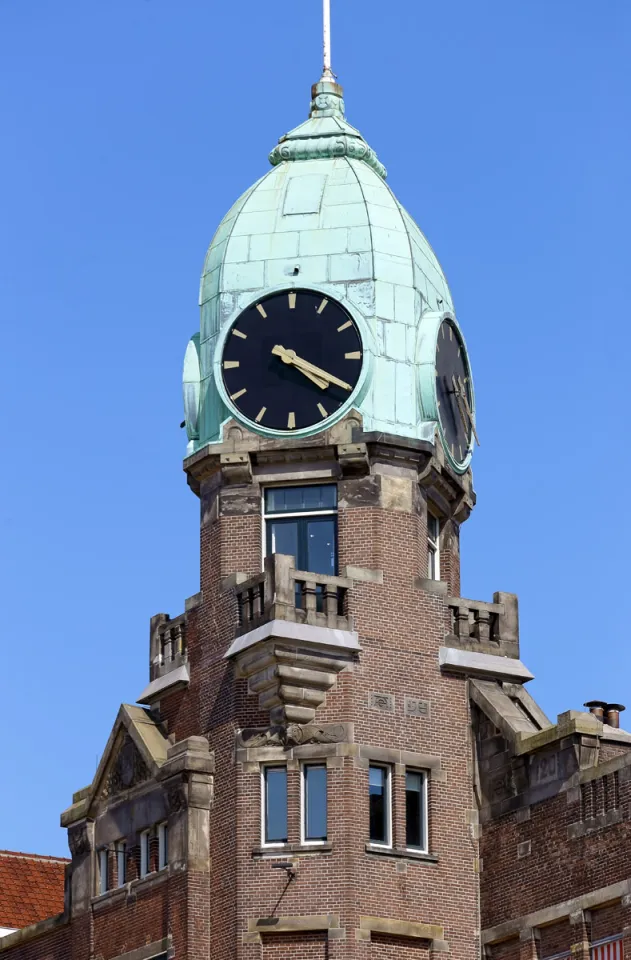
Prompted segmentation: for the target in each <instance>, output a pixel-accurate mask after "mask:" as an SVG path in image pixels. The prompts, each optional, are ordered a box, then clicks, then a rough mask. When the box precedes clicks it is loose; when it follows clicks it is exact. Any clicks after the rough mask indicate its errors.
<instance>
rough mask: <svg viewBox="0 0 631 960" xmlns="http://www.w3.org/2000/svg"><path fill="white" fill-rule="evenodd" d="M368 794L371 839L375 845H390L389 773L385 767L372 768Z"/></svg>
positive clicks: (369, 772) (369, 774)
mask: <svg viewBox="0 0 631 960" xmlns="http://www.w3.org/2000/svg"><path fill="white" fill-rule="evenodd" d="M368 792H369V815H370V839H371V840H372V841H373V842H374V843H389V842H390V838H389V823H388V820H389V811H388V771H387V770H386V768H385V767H370V769H369V771H368Z"/></svg>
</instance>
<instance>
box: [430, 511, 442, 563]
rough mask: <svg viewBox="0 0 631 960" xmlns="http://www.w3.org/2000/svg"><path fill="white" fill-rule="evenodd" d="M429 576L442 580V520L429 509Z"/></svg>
mask: <svg viewBox="0 0 631 960" xmlns="http://www.w3.org/2000/svg"><path fill="white" fill-rule="evenodd" d="M427 577H428V579H429V580H440V522H439V520H438V517H435V516H434V514H433V513H430V512H429V510H428V511H427Z"/></svg>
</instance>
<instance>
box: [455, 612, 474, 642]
mask: <svg viewBox="0 0 631 960" xmlns="http://www.w3.org/2000/svg"><path fill="white" fill-rule="evenodd" d="M454 633H455V634H456V636H457V637H460V638H461V639H462V640H467V639H468V638H469V637H470V636H471V623H470V621H469V610H468V608H467V607H456V608H455V610H454Z"/></svg>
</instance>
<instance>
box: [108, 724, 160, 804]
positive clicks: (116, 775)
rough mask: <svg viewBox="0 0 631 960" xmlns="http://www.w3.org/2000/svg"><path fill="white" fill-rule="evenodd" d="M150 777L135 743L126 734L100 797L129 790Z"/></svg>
mask: <svg viewBox="0 0 631 960" xmlns="http://www.w3.org/2000/svg"><path fill="white" fill-rule="evenodd" d="M149 779H151V772H150V770H149V768H148V766H147V764H146V763H145V761H144V760H143V759H142V757H141V756H140V753H139V752H138V749H137V747H136V745H135V744H134V742H133V740H132V739H131V737H130V736H129V734H127V735H126V736H125V739H124V740H123V745H122V747H121V749H120V750H119V752H118V756H117V757H116V759H115V760H114V763H113V765H112V767H111V769H110V771H109V774H108V776H107V777H106V780H105V784H104V786H103V789H102V791H101V798H102V799H107V798H108V797H111V796H114V795H115V794H117V793H122V792H123V791H125V790H130V789H131V788H132V787H135V786H136V785H137V784H139V783H144V781H145V780H149Z"/></svg>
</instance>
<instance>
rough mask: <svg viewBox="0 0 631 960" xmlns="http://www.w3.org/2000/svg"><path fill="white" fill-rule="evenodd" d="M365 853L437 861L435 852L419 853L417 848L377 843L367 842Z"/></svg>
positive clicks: (425, 861) (421, 860) (429, 861)
mask: <svg viewBox="0 0 631 960" xmlns="http://www.w3.org/2000/svg"><path fill="white" fill-rule="evenodd" d="M365 849H366V853H376V854H377V856H381V857H396V858H397V859H399V860H415V861H418V862H419V863H432V864H433V863H438V857H437V856H436V854H435V853H421V852H420V851H419V850H406V848H405V847H381V846H379V844H378V843H367V844H366V848H365Z"/></svg>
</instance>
